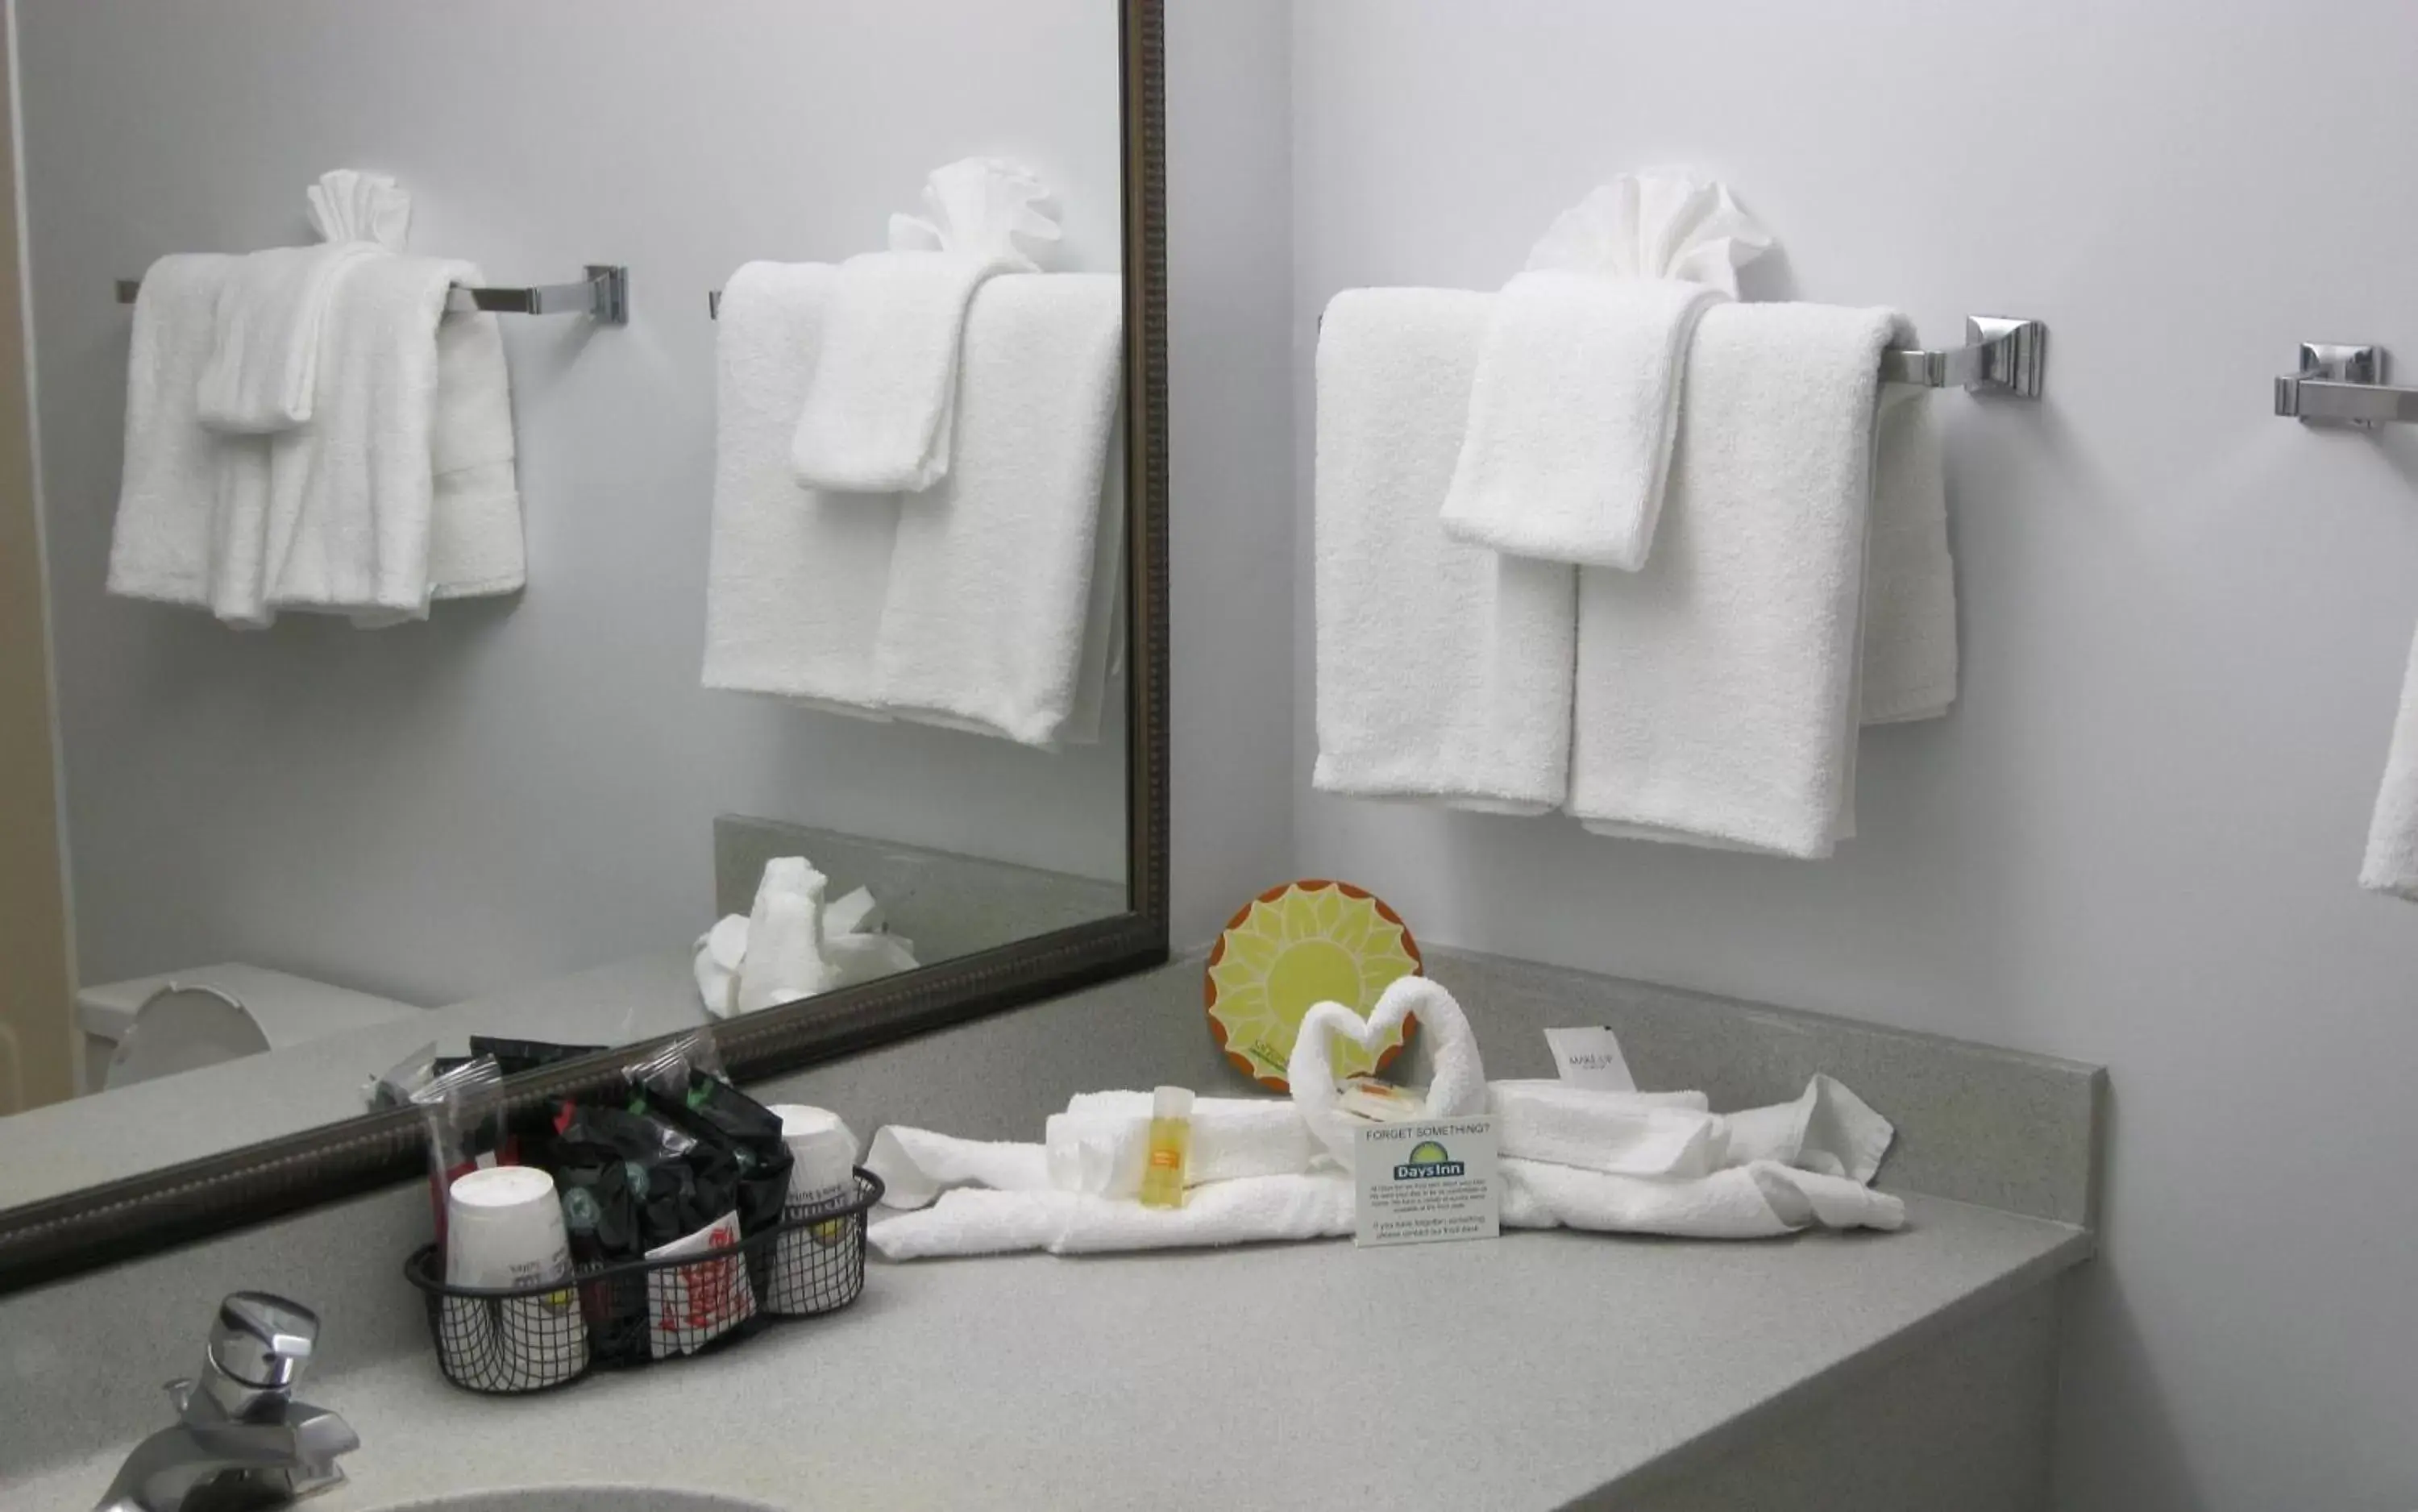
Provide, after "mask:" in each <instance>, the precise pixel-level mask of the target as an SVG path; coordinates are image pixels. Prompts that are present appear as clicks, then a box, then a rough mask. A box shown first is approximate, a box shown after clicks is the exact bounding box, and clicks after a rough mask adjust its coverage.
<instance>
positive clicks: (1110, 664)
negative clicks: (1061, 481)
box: [1058, 408, 1127, 745]
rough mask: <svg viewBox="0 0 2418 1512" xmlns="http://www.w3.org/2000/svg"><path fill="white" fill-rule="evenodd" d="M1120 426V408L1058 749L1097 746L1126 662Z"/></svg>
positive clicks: (1111, 441) (1104, 478) (1122, 423)
mask: <svg viewBox="0 0 2418 1512" xmlns="http://www.w3.org/2000/svg"><path fill="white" fill-rule="evenodd" d="M1125 456H1126V453H1125V421H1124V418H1123V411H1122V408H1120V412H1119V418H1118V420H1117V423H1116V424H1114V425H1112V426H1111V427H1110V431H1109V461H1108V466H1107V468H1106V470H1105V471H1104V473H1103V475H1102V477H1101V480H1100V527H1099V531H1098V539H1097V540H1096V541H1094V542H1093V547H1094V549H1093V552H1092V568H1091V577H1090V581H1091V601H1090V603H1087V604H1086V605H1085V606H1084V610H1083V657H1082V661H1081V663H1080V664H1079V665H1078V667H1077V669H1076V672H1075V702H1074V706H1073V707H1072V708H1070V709H1068V710H1066V717H1065V719H1064V721H1062V722H1061V723H1060V725H1059V726H1058V743H1059V744H1061V745H1097V744H1098V743H1099V741H1100V731H1101V725H1102V721H1103V720H1104V719H1105V718H1106V717H1107V714H1108V710H1109V708H1110V702H1111V700H1110V692H1111V690H1112V688H1113V685H1114V684H1115V683H1116V681H1117V680H1118V679H1119V678H1121V677H1123V676H1124V675H1125V573H1126V571H1127V567H1126V563H1125V498H1126V492H1125Z"/></svg>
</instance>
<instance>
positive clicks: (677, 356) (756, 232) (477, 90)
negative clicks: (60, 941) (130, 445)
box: [16, 0, 1125, 1001]
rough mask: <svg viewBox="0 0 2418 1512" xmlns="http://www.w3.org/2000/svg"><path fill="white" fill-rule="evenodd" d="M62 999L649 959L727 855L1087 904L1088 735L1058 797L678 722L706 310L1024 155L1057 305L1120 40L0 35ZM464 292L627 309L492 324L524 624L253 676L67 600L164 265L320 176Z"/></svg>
mask: <svg viewBox="0 0 2418 1512" xmlns="http://www.w3.org/2000/svg"><path fill="white" fill-rule="evenodd" d="M16 9H17V11H18V15H19V22H20V27H21V35H22V44H23V53H22V57H21V66H22V79H23V113H24V143H23V146H24V155H25V163H26V183H27V191H26V193H27V201H28V205H29V207H30V228H31V240H30V248H29V251H30V258H31V267H32V281H33V313H34V318H35V322H36V328H37V333H38V349H39V353H40V365H39V372H38V383H39V389H40V396H39V398H40V424H41V439H42V450H43V462H44V471H43V484H44V496H45V506H46V509H47V512H48V525H49V530H50V553H51V558H50V579H51V583H52V586H53V590H54V629H55V638H56V645H57V671H58V686H59V689H60V718H61V722H62V727H63V739H64V745H65V755H66V778H67V781H66V787H67V799H68V840H69V845H70V847H71V849H72V857H73V868H72V869H73V875H74V879H75V887H76V895H75V898H74V904H75V910H76V917H77V922H78V925H79V938H80V955H81V961H80V965H81V970H82V975H83V976H84V979H85V980H87V981H90V980H106V979H110V978H113V977H118V976H124V975H128V974H131V973H136V972H147V971H152V970H163V969H169V968H175V967H178V966H190V965H194V964H198V963H200V962H202V961H205V960H215V959H221V958H224V957H229V956H234V957H242V958H249V959H253V960H255V961H259V962H262V963H264V964H268V965H274V966H280V967H284V968H288V969H292V970H301V971H304V972H306V973H309V974H312V975H317V976H323V977H326V978H328V979H330V980H334V981H339V982H344V983H346V984H349V985H358V986H363V987H368V988H372V989H375V990H379V991H384V992H388V993H391V994H394V995H396V996H400V997H404V998H407V999H412V1000H421V1001H437V1000H451V999H455V998H459V997H462V996H464V995H467V994H468V993H471V992H474V991H481V990H491V989H494V988H497V987H500V986H502V985H507V984H511V983H516V982H521V981H527V980H531V979H537V978H543V977H549V976H553V975H557V974H559V973H560V972H562V971H565V970H571V969H573V968H574V967H580V966H585V965H589V964H592V963H595V962H597V961H600V960H605V959H612V958H618V957H620V956H623V955H629V954H632V953H634V952H636V951H641V950H646V949H651V948H663V947H667V946H672V945H675V944H678V943H681V942H684V940H685V939H688V938H690V937H693V936H694V935H695V934H696V932H697V930H698V929H699V928H700V927H701V925H702V924H703V923H704V922H706V921H707V920H708V919H710V917H711V909H712V880H713V878H712V860H711V849H710V848H711V841H712V830H711V821H712V817H713V816H714V815H715V814H716V813H718V812H726V811H728V812H738V813H743V814H748V815H752V816H756V817H767V818H779V819H788V820H794V821H797V822H801V823H805V824H813V825H824V826H829V827H831V828H835V829H842V830H847V831H849V832H857V833H864V834H870V835H876V836H880V837H884V838H890V839H896V840H902V841H908V842H913V843H921V844H926V845H936V846H940V847H943V848H953V849H959V850H969V851H974V852H977V853H984V854H989V855H993V856H997V857H1001V858H1003V859H1007V860H1013V861H1019V862H1024V863H1032V864H1036V865H1042V866H1049V867H1056V868H1061V869H1064V870H1070V871H1077V872H1082V873H1086V874H1089V875H1094V876H1104V877H1122V876H1123V871H1124V845H1125V805H1124V799H1123V788H1124V766H1123V761H1124V757H1123V747H1122V741H1121V729H1122V726H1121V721H1120V720H1119V719H1118V718H1117V717H1116V716H1114V715H1113V714H1112V716H1111V718H1110V728H1111V729H1112V730H1117V731H1119V738H1117V739H1112V740H1111V741H1109V742H1108V743H1107V744H1105V745H1104V746H1102V747H1099V748H1096V749H1093V750H1090V751H1085V752H1078V753H1071V754H1067V755H1063V756H1048V755H1042V754H1037V753H1033V752H1028V751H1023V750H1020V749H1017V748H1014V747H1011V746H1009V745H1007V744H1006V743H1004V742H1001V741H985V740H982V739H980V738H978V737H972V736H967V735H960V734H956V733H954V732H946V731H938V730H932V729H927V728H919V727H914V726H910V725H894V726H876V725H866V724H862V723H859V722H855V721H851V720H848V719H844V718H837V717H833V716H828V715H819V714H812V713H805V712H801V711H797V710H789V709H788V708H785V707H780V706H776V705H774V704H773V703H770V702H766V701H759V700H755V699H750V698H745V697H741V696H734V695H727V694H709V693H706V692H704V691H703V690H701V689H700V688H699V687H698V683H697V673H698V665H699V658H700V656H701V653H702V648H703V639H704V616H705V608H704V601H703V590H704V580H705V561H706V548H707V518H708V510H709V503H710V489H711V480H712V413H713V385H712V343H713V327H712V323H711V321H709V320H708V318H707V313H706V295H707V291H708V290H710V289H712V288H714V287H717V286H718V285H719V284H720V283H721V281H722V280H723V279H724V278H725V277H726V276H727V273H728V272H729V270H730V269H731V268H733V267H736V266H737V265H738V264H740V263H741V262H742V261H745V260H747V259H750V258H758V257H771V258H786V259H794V260H817V259H837V258H839V257H842V256H845V255H848V254H849V253H852V252H862V251H867V250H872V249H875V248H878V247H879V246H880V244H881V240H882V237H883V233H884V228H885V225H886V221H887V218H888V216H889V214H890V213H891V212H892V211H894V210H902V209H904V210H913V209H916V208H917V207H918V206H917V195H918V191H920V189H921V187H922V183H923V178H924V175H925V174H926V172H927V171H928V170H929V169H931V168H933V167H935V166H937V165H939V164H940V163H942V162H945V161H948V160H952V159H955V158H959V157H963V156H967V155H969V154H977V153H979V154H1002V155H1008V156H1014V157H1018V158H1021V159H1024V160H1028V161H1030V162H1031V163H1033V166H1035V167H1036V168H1038V169H1039V170H1041V172H1042V173H1043V175H1044V176H1046V177H1047V178H1048V181H1049V182H1050V183H1051V184H1052V185H1053V186H1054V187H1055V189H1056V190H1057V191H1058V198H1059V201H1060V206H1061V209H1062V211H1063V214H1064V221H1065V227H1066V233H1067V234H1066V239H1065V241H1064V246H1063V254H1062V256H1061V258H1060V259H1059V262H1058V264H1057V266H1061V267H1072V268H1092V269H1113V268H1115V267H1117V266H1118V264H1119V255H1120V249H1119V240H1118V237H1119V232H1118V225H1119V219H1118V218H1119V191H1120V179H1119V148H1120V133H1119V129H1118V115H1117V99H1118V73H1117V61H1118V57H1117V42H1116V7H1115V5H1114V4H1113V3H1112V0H1018V4H1016V5H1014V6H999V5H995V4H990V3H987V0H688V3H684V4H681V5H677V6H671V5H661V4H654V3H650V0H518V3H516V4H514V5H513V6H511V7H509V8H505V7H497V6H494V5H490V4H482V3H481V0H415V3H414V4H411V5H407V6H406V5H393V4H387V3H381V0H331V3H328V4H321V5H314V6H307V7H304V6H295V5H291V4H284V3H280V0H214V3H212V4H210V5H207V6H201V5H191V4H177V3H170V0H17V5H16ZM338 166H358V167H364V168H372V169H379V170H384V171H387V172H390V173H393V174H395V175H396V176H399V177H400V178H401V180H402V181H403V183H404V184H405V185H406V187H407V188H408V189H410V190H411V191H413V192H414V194H415V196H416V199H417V210H416V216H415V221H414V228H413V243H414V245H415V247H416V248H418V249H420V250H422V251H428V252H441V253H444V254H448V255H457V256H464V257H469V258H474V259H477V260H479V261H480V262H481V263H482V264H483V266H484V267H485V268H486V270H487V272H488V274H489V276H490V277H491V278H492V279H494V280H495V281H497V282H498V283H532V282H535V283H545V282H556V281H560V280H564V279H568V278H572V277H575V276H576V275H577V271H578V268H579V266H580V265H581V264H582V263H584V262H591V261H593V262H623V263H627V264H628V265H629V266H630V267H631V269H632V278H633V283H634V298H635V323H634V324H633V325H632V326H631V327H630V328H627V329H622V330H610V329H598V328H590V327H589V325H587V324H586V323H585V322H583V321H580V320H577V319H571V318H559V319H552V318H550V319H542V320H541V319H526V318H511V317H508V318H507V320H506V327H507V330H508V339H509V341H510V342H511V349H512V357H513V370H514V381H515V389H516V408H517V416H518V422H519V431H520V441H521V482H522V487H523V491H524V495H525V497H526V500H527V511H528V545H529V559H530V567H529V587H528V591H527V592H526V594H524V595H522V596H521V597H519V598H518V599H516V600H509V601H495V602H470V603H459V604H448V605H445V606H442V607H440V608H439V609H438V611H437V613H436V617H435V618H434V619H433V620H432V621H431V622H429V623H427V624H425V625H420V626H413V627H408V628H404V629H398V630H393V631H388V632H382V633H377V634H363V633H360V632H357V631H354V630H352V629H350V628H348V627H346V626H344V625H341V624H337V623H327V622H313V621H311V620H309V619H307V617H306V618H302V619H294V620H291V621H289V622H288V623H285V624H281V625H280V626H278V627H277V628H276V629H275V630H274V631H273V632H271V633H269V634H264V635H241V634H235V633H232V632H228V631H225V630H222V629H221V628H219V627H218V626H216V625H215V624H213V623H211V622H210V621H209V620H207V619H206V618H204V617H201V616H198V615H195V614H192V613H190V612H185V611H177V610H170V609H163V608H157V607H151V606H146V605H143V604H138V603H128V602H125V601H120V600H115V599H110V598H106V597H104V596H103V595H102V593H101V591H100V588H101V581H102V573H103V565H104V562H105V559H106V555H107V548H108V541H109V529H110V517H111V512H112V508H113V505H114V502H115V494H116V485H117V472H118V445H119V427H120V422H121V416H122V413H123V402H122V396H123V391H124V384H125V357H126V333H127V325H128V319H127V312H126V311H124V310H123V309H121V308H119V307H117V306H116V305H115V304H114V303H113V302H112V301H111V289H110V283H111V280H112V279H113V278H115V277H121V276H132V275H135V274H139V273H140V272H142V271H143V269H144V267H145V266H146V265H147V264H148V263H149V262H150V261H151V259H152V258H154V257H156V256H158V255H160V254H161V253H163V252H200V251H213V250H222V251H241V250H247V249H250V248H253V247H257V246H264V245H270V244H275V243H281V242H289V241H297V240H303V239H307V237H308V231H307V228H306V226H305V224H304V222H303V218H302V210H303V192H302V191H303V189H304V187H305V186H306V185H308V184H309V183H310V182H311V181H312V180H313V179H314V177H315V176H317V175H318V174H319V173H320V172H321V171H322V170H324V169H328V168H331V167H338Z"/></svg>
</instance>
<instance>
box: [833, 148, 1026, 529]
mask: <svg viewBox="0 0 2418 1512" xmlns="http://www.w3.org/2000/svg"><path fill="white" fill-rule="evenodd" d="M1047 197H1048V190H1047V189H1046V188H1045V187H1044V186H1043V184H1042V182H1041V180H1040V178H1039V177H1038V176H1035V175H1034V174H1033V173H1032V172H1031V171H1030V170H1028V169H1024V168H1020V167H1018V166H1017V165H1015V164H1013V163H1008V162H1002V161H999V160H988V159H972V158H970V159H966V160H961V161H958V162H954V163H950V164H948V165H947V166H945V167H943V168H940V169H937V170H935V171H934V172H933V174H932V175H931V176H930V178H929V180H928V181H927V182H926V185H925V190H924V198H925V203H926V206H929V207H930V209H931V211H932V219H931V220H930V221H918V220H913V219H911V218H907V217H897V218H894V220H893V221H892V223H891V246H892V249H893V250H892V251H889V252H868V253H866V254H865V255H863V256H858V257H851V258H849V260H848V261H847V262H845V263H843V264H841V265H840V269H839V274H838V277H837V279H836V281H835V282H834V286H833V289H832V295H831V305H832V308H831V318H830V326H829V329H828V330H827V332H826V333H825V336H824V352H823V357H822V360H821V362H820V364H819V366H818V367H817V369H816V372H815V376H814V382H813V384H812V385H811V386H810V387H809V389H807V391H806V396H805V404H804V407H803V412H802V413H800V414H799V415H798V417H797V430H796V434H795V435H794V437H793V444H792V448H791V451H790V463H791V466H794V467H795V468H796V471H797V476H798V478H799V481H802V482H803V483H805V484H806V485H807V486H808V487H811V488H820V489H828V490H832V491H834V492H852V493H916V492H920V491H921V490H923V489H926V488H929V487H930V486H932V484H934V483H936V482H938V481H940V480H941V479H942V478H943V477H946V476H947V475H948V474H949V472H950V469H951V461H950V451H951V437H952V432H953V430H954V429H955V425H956V420H955V413H956V405H957V402H958V389H959V385H958V382H957V379H958V359H959V353H960V350H961V348H962V346H963V344H964V339H965V335H966V320H967V313H968V311H969V309H970V307H971V306H972V302H973V298H974V292H975V291H976V290H977V289H979V288H981V287H982V286H983V284H984V283H986V282H987V281H988V280H989V279H991V278H993V277H995V276H997V275H999V274H1001V273H1017V272H1027V273H1029V272H1033V271H1037V267H1038V265H1036V264H1035V263H1034V262H1033V259H1032V258H1031V257H1030V256H1029V255H1027V254H1026V253H1025V252H1023V251H1022V249H1021V248H1020V247H1019V246H1018V240H1019V238H1030V239H1040V240H1055V239H1056V238H1057V236H1058V228H1057V223H1056V222H1055V221H1052V220H1050V219H1048V217H1047V216H1045V215H1043V214H1042V213H1041V212H1040V211H1039V209H1038V208H1037V206H1038V205H1039V203H1040V202H1041V201H1042V200H1044V199H1046V198H1047Z"/></svg>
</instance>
